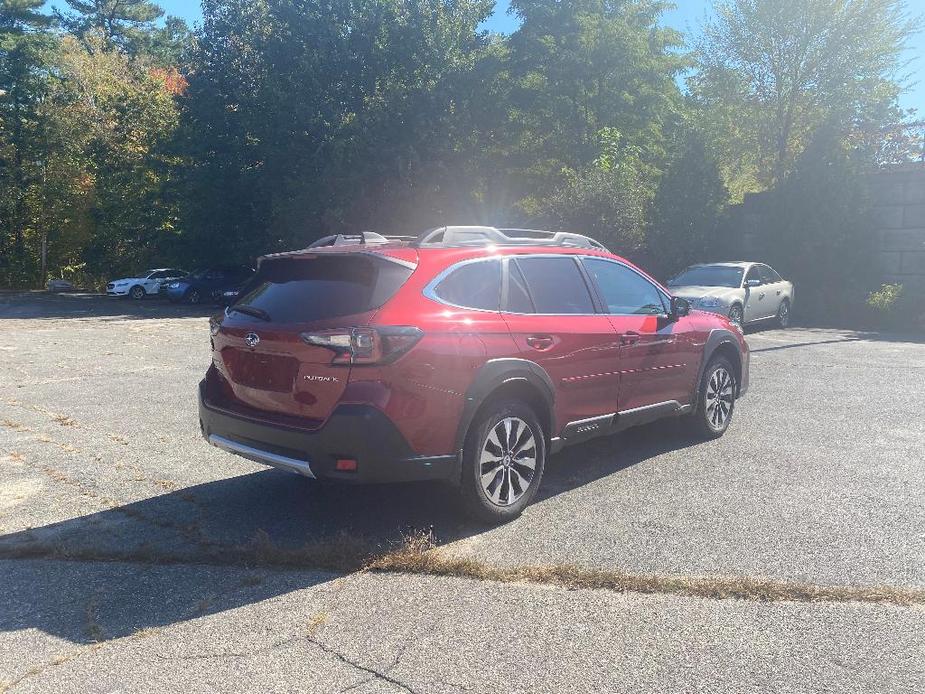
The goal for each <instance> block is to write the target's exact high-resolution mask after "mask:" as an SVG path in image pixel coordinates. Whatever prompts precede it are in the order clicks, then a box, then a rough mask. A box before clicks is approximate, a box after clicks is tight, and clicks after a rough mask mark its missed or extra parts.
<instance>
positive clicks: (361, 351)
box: [300, 325, 424, 364]
mask: <svg viewBox="0 0 925 694" xmlns="http://www.w3.org/2000/svg"><path fill="white" fill-rule="evenodd" d="M423 335H424V333H423V332H422V331H421V329H420V328H415V327H411V326H404V325H400V326H399V325H395V326H384V327H380V328H338V329H336V330H319V331H318V332H307V333H302V334H301V335H300V337H301V338H302V340H303V341H304V342H305V343H307V344H310V345H315V346H317V347H325V348H326V349H329V350H331V351H332V352H334V358H333V359H332V360H331V363H332V364H388V363H389V362H392V361H395V360H396V359H398V357H400V356H401V355H402V354H404V353H405V352H407V351H408V350H409V349H411V348H412V347H413V346H414V345H415V344H416V343H417V341H418V340H420V339H421V337H422V336H423Z"/></svg>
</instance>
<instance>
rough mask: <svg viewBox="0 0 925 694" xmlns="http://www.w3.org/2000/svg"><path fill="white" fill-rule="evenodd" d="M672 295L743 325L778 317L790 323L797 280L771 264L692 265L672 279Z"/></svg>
mask: <svg viewBox="0 0 925 694" xmlns="http://www.w3.org/2000/svg"><path fill="white" fill-rule="evenodd" d="M668 287H669V288H670V289H671V292H672V294H674V295H675V296H679V297H681V298H682V299H687V300H688V301H689V302H690V304H691V308H695V309H698V310H701V311H710V312H711V313H721V314H723V315H724V316H728V317H729V320H731V321H732V322H733V323H738V324H739V325H743V326H744V325H746V324H747V323H753V322H755V321H763V320H775V321H776V322H777V324H778V325H780V326H781V327H782V328H786V327H787V326H788V325H790V312H791V310H792V309H793V294H794V292H793V283H792V282H788V281H787V280H785V279H782V278H781V276H780V275H778V274H777V272H775V271H774V270H773V269H772V268H771V267H769V266H768V265H763V264H761V263H749V262H735V263H710V264H705V265H691V266H690V267H689V268H686V269H685V270H684V271H683V272H681V273H680V274H678V275H677V276H676V277H674V278H673V279H671V280H669V281H668Z"/></svg>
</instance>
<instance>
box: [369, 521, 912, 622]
mask: <svg viewBox="0 0 925 694" xmlns="http://www.w3.org/2000/svg"><path fill="white" fill-rule="evenodd" d="M368 568H369V569H371V570H377V571H388V572H396V573H411V574H424V575H430V576H453V577H457V578H469V579H473V580H479V581H496V582H500V583H537V584H542V585H552V586H559V587H562V588H568V589H572V590H574V589H579V588H584V589H591V590H610V591H615V592H620V593H650V594H651V593H661V594H671V595H683V596H687V597H695V598H708V599H714V600H725V599H739V600H756V601H761V602H778V601H794V602H866V603H888V604H894V605H904V606H911V605H922V604H925V590H923V589H917V588H902V587H894V586H824V585H815V584H808V583H795V582H789V581H778V580H773V579H769V578H750V577H741V576H728V577H727V576H683V575H673V574H667V575H665V574H636V573H629V572H625V571H621V570H619V569H589V568H584V567H580V566H575V565H570V564H553V565H546V566H517V567H499V566H492V565H490V564H486V563H484V562H481V561H478V560H475V559H466V558H455V557H450V556H446V555H445V554H444V553H442V552H441V551H440V550H439V548H437V547H436V545H435V543H434V540H433V537H432V536H430V535H427V534H424V535H418V536H414V537H410V538H408V539H407V540H406V542H405V543H404V544H403V545H402V546H401V547H400V548H398V549H396V550H393V551H391V552H388V553H386V554H384V555H382V556H380V557H377V558H376V559H374V560H373V561H372V562H370V564H369V565H368Z"/></svg>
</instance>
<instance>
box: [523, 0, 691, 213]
mask: <svg viewBox="0 0 925 694" xmlns="http://www.w3.org/2000/svg"><path fill="white" fill-rule="evenodd" d="M667 7H668V4H667V3H665V2H658V1H653V0H619V1H617V2H605V1H603V0H576V1H574V2H567V3H566V2H559V1H558V0H514V1H513V2H512V3H511V10H512V11H514V12H515V13H516V14H517V15H518V17H519V18H520V20H521V22H522V24H521V27H520V29H519V30H518V31H517V32H515V33H514V34H513V35H512V36H511V38H510V40H509V43H510V60H509V65H510V67H509V73H510V78H511V81H512V86H511V97H510V100H511V125H510V132H509V137H511V144H510V147H511V152H510V158H509V164H508V165H509V166H510V167H511V168H512V169H513V171H515V172H516V173H517V175H518V176H519V177H520V178H521V179H522V182H521V185H522V190H521V192H522V194H524V195H526V196H527V197H528V200H527V202H526V205H527V207H530V206H531V205H532V204H533V201H532V199H531V198H534V197H540V196H542V195H544V194H545V193H546V192H547V191H548V190H549V189H550V188H553V187H555V186H556V185H557V184H558V182H559V178H560V172H561V171H562V170H563V169H570V170H578V169H581V168H583V167H586V166H588V165H589V164H590V163H591V161H592V160H593V159H594V158H595V157H597V156H598V154H599V152H600V148H599V134H600V133H601V132H602V131H605V130H606V129H607V128H614V129H615V131H616V132H619V133H620V137H621V140H622V142H623V143H625V144H624V146H626V145H627V144H628V145H630V146H634V147H636V148H637V149H638V150H639V152H640V156H639V161H640V162H642V163H643V164H645V165H646V166H652V167H658V166H659V165H660V164H661V162H662V159H663V158H664V154H665V152H664V129H665V126H666V124H670V123H673V122H674V121H675V120H676V119H677V117H678V114H679V112H680V109H681V97H680V93H679V91H678V88H677V85H676V84H675V81H674V78H675V76H676V75H677V74H678V73H679V72H680V70H681V69H682V68H683V67H684V66H685V61H684V59H683V58H682V57H680V55H679V54H678V52H677V49H678V48H679V47H680V45H681V37H680V35H679V34H678V33H677V32H675V31H673V30H670V29H665V28H662V27H660V26H659V25H658V20H659V17H660V16H661V14H662V12H663V11H664V10H665V9H666V8H667Z"/></svg>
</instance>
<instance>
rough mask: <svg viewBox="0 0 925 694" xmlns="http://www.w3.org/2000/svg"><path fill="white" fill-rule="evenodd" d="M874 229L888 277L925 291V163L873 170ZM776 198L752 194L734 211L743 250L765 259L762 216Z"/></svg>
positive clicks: (919, 292) (744, 253)
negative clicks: (874, 171) (767, 206)
mask: <svg viewBox="0 0 925 694" xmlns="http://www.w3.org/2000/svg"><path fill="white" fill-rule="evenodd" d="M869 180H870V193H871V201H872V203H873V205H874V208H873V213H874V215H873V216H874V228H873V229H871V234H874V235H875V237H876V239H877V243H876V248H877V257H876V258H875V259H873V260H874V262H876V263H877V266H878V267H879V268H880V272H881V276H882V281H883V282H890V283H893V282H898V283H900V284H902V285H903V287H904V289H905V291H906V292H908V293H910V294H917V295H921V296H923V297H925V165H923V164H909V165H905V166H901V167H895V168H892V169H887V170H884V171H878V172H876V173H873V174H871V175H870V179H869ZM769 203H770V199H769V198H768V197H767V196H766V195H764V194H762V193H757V194H754V195H747V196H746V197H745V201H744V202H743V203H742V204H741V205H736V206H735V208H734V209H733V211H732V214H733V220H734V227H735V233H736V235H737V236H738V239H739V248H740V255H741V256H742V258H743V259H746V260H751V259H755V260H761V259H762V258H763V257H764V256H765V254H766V250H767V243H768V241H769V239H766V238H765V237H764V235H763V234H762V233H761V227H762V225H761V220H762V218H763V216H764V214H765V213H764V209H765V207H766V205H768V204H769Z"/></svg>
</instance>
